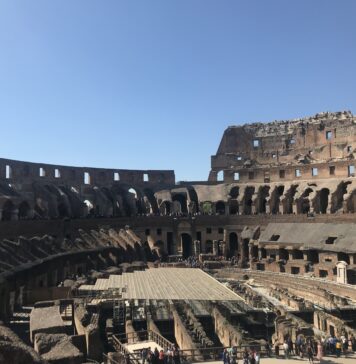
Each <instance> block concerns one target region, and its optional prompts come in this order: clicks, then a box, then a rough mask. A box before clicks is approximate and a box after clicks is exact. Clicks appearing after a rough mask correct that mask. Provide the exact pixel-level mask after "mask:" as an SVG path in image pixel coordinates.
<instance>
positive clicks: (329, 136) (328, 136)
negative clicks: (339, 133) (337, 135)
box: [325, 130, 333, 140]
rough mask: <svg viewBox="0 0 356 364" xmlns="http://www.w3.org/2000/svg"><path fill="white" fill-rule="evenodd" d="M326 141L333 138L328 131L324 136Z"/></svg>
mask: <svg viewBox="0 0 356 364" xmlns="http://www.w3.org/2000/svg"><path fill="white" fill-rule="evenodd" d="M325 136H326V140H330V139H331V138H332V137H333V133H332V131H330V130H328V131H327V132H326V134H325Z"/></svg>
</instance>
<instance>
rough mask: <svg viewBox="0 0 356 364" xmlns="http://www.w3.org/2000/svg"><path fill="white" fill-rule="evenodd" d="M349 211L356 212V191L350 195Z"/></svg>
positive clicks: (348, 200)
mask: <svg viewBox="0 0 356 364" xmlns="http://www.w3.org/2000/svg"><path fill="white" fill-rule="evenodd" d="M347 211H348V212H351V213H354V212H356V189H354V190H353V191H352V192H351V193H350V197H349V198H348V199H347Z"/></svg>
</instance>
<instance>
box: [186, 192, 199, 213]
mask: <svg viewBox="0 0 356 364" xmlns="http://www.w3.org/2000/svg"><path fill="white" fill-rule="evenodd" d="M187 190H188V196H189V200H190V203H189V207H190V208H189V212H191V213H195V212H199V200H198V194H197V192H196V191H195V189H194V187H192V186H189V187H187Z"/></svg>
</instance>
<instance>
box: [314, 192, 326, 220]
mask: <svg viewBox="0 0 356 364" xmlns="http://www.w3.org/2000/svg"><path fill="white" fill-rule="evenodd" d="M329 193H330V191H329V189H328V188H322V189H321V190H320V191H319V192H318V195H317V196H318V198H317V199H316V201H315V202H316V203H315V205H314V210H315V212H316V213H319V214H326V212H327V209H328V204H329Z"/></svg>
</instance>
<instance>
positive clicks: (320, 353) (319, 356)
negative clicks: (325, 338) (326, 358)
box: [316, 341, 324, 362]
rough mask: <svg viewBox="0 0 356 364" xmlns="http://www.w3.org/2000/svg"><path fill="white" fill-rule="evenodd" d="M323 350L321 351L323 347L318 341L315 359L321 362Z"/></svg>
mask: <svg viewBox="0 0 356 364" xmlns="http://www.w3.org/2000/svg"><path fill="white" fill-rule="evenodd" d="M323 351H324V349H323V345H322V344H321V342H320V341H318V351H317V356H316V357H317V359H318V360H319V361H320V362H321V361H322V359H323V355H324V353H323Z"/></svg>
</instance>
